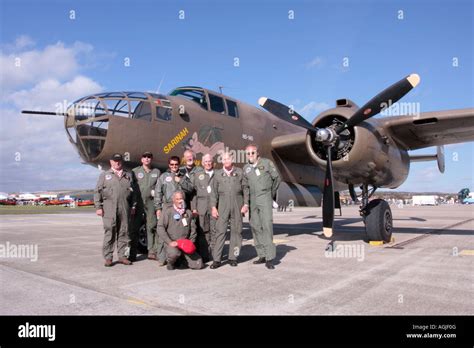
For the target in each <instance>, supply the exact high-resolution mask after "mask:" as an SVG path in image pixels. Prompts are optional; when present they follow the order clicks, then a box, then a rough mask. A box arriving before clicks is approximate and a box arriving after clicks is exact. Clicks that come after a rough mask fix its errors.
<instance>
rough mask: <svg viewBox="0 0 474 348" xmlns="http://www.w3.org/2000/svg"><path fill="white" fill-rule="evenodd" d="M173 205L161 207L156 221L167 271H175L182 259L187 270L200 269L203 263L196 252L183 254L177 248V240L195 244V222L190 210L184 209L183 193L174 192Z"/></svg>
mask: <svg viewBox="0 0 474 348" xmlns="http://www.w3.org/2000/svg"><path fill="white" fill-rule="evenodd" d="M171 199H172V202H173V205H169V206H167V207H166V208H165V207H163V211H162V213H161V217H160V219H159V220H158V228H157V232H158V236H159V238H161V240H162V241H163V242H164V243H165V245H166V255H167V256H166V257H167V258H166V261H167V266H166V268H167V269H168V270H173V269H175V267H176V266H175V264H176V262H177V261H178V259H180V258H181V259H183V258H184V261H185V262H186V263H187V264H188V267H189V268H192V269H201V268H202V265H203V262H202V259H201V256H199V254H198V253H197V252H193V253H192V254H185V253H183V252H182V251H181V250H180V249H179V248H178V242H177V241H178V240H180V239H189V240H191V242H193V243H195V242H196V234H197V233H196V222H195V221H194V218H193V214H192V213H191V210H189V209H186V207H185V204H184V193H183V192H182V191H175V192H174V193H173V195H172V197H171Z"/></svg>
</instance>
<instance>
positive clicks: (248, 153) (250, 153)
mask: <svg viewBox="0 0 474 348" xmlns="http://www.w3.org/2000/svg"><path fill="white" fill-rule="evenodd" d="M255 154H256V152H255V151H252V152H247V155H255Z"/></svg>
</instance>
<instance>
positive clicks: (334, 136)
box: [258, 74, 420, 238]
mask: <svg viewBox="0 0 474 348" xmlns="http://www.w3.org/2000/svg"><path fill="white" fill-rule="evenodd" d="M419 83H420V76H418V75H417V74H411V75H408V76H407V77H405V78H403V79H401V80H400V81H398V82H396V83H394V84H393V85H391V86H390V87H388V88H386V89H384V90H383V91H382V92H380V93H379V94H377V95H376V96H375V97H373V98H372V99H370V100H369V101H368V102H367V103H366V104H365V105H364V106H363V107H361V108H360V109H358V110H357V111H356V112H355V113H354V114H353V115H352V116H351V118H349V119H348V120H347V121H346V122H345V123H343V124H342V125H340V126H338V127H336V129H332V128H329V127H328V128H317V127H314V126H313V125H312V124H311V123H310V122H308V121H307V120H305V119H304V118H303V117H302V116H301V115H300V114H298V113H297V112H296V111H295V110H293V109H292V108H289V107H288V106H286V105H284V104H281V103H279V102H277V101H275V100H272V99H269V98H266V97H261V98H260V99H259V100H258V104H259V105H260V106H261V107H263V108H264V109H265V110H267V111H268V112H270V113H272V114H273V115H275V116H276V117H278V118H280V119H282V120H284V121H286V122H289V123H291V124H294V125H297V126H300V127H303V128H305V129H308V130H310V131H313V132H315V140H316V141H318V142H321V143H323V145H324V146H325V148H326V175H325V179H324V188H323V233H324V235H325V236H326V237H328V238H329V237H331V236H332V230H333V224H334V185H333V181H334V179H333V174H332V158H331V152H332V148H333V146H334V145H335V144H336V142H337V140H338V139H339V138H340V137H341V136H340V134H341V133H343V132H344V131H345V130H346V129H348V128H350V127H355V126H357V125H359V124H360V123H362V122H364V121H365V120H368V119H369V118H371V117H373V116H375V115H377V114H378V113H380V112H381V111H382V110H383V109H385V108H387V107H388V106H390V105H392V104H393V103H396V102H397V101H398V100H400V99H401V98H402V97H403V96H404V95H406V94H407V93H408V92H410V91H411V90H412V89H413V88H415V87H416V86H417V85H418V84H419Z"/></svg>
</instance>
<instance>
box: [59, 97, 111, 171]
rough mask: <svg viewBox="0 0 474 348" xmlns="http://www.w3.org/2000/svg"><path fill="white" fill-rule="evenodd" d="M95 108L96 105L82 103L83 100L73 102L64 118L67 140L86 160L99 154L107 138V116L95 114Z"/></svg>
mask: <svg viewBox="0 0 474 348" xmlns="http://www.w3.org/2000/svg"><path fill="white" fill-rule="evenodd" d="M96 110H97V107H96V106H90V105H84V102H78V103H74V104H73V105H72V106H71V107H69V109H68V111H67V114H68V116H67V117H65V120H64V122H65V128H66V132H67V134H68V137H69V141H70V142H71V143H72V144H73V145H74V146H75V147H76V148H77V150H78V152H79V155H80V156H81V158H82V159H83V160H84V161H86V162H89V161H92V160H93V159H94V158H96V157H97V156H99V154H100V153H101V152H102V149H103V148H104V145H105V140H106V138H107V129H108V124H109V117H108V116H107V115H105V114H103V113H102V114H97V112H95V111H96Z"/></svg>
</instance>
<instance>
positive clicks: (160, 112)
mask: <svg viewBox="0 0 474 348" xmlns="http://www.w3.org/2000/svg"><path fill="white" fill-rule="evenodd" d="M155 104H156V118H158V119H159V120H163V121H170V120H171V115H172V112H171V111H172V110H173V108H172V106H171V103H170V101H169V100H166V99H157V100H155Z"/></svg>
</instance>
